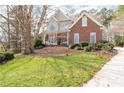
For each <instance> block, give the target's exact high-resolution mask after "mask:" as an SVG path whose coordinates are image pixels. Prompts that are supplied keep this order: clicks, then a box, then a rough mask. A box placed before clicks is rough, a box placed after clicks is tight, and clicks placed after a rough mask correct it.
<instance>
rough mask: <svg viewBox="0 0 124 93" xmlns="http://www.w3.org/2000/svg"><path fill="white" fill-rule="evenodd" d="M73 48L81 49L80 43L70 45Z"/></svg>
mask: <svg viewBox="0 0 124 93" xmlns="http://www.w3.org/2000/svg"><path fill="white" fill-rule="evenodd" d="M70 48H71V49H77V50H78V49H80V45H79V44H74V45H70Z"/></svg>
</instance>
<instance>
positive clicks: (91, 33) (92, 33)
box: [90, 32, 96, 43]
mask: <svg viewBox="0 0 124 93" xmlns="http://www.w3.org/2000/svg"><path fill="white" fill-rule="evenodd" d="M92 35H94V36H95V38H94V40H95V41H93V40H91V39H92V38H91V36H92ZM92 41H93V42H92ZM90 43H96V32H90Z"/></svg>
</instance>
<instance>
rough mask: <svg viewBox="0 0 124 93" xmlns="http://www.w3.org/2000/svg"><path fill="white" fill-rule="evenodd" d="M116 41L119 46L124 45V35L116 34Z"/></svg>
mask: <svg viewBox="0 0 124 93" xmlns="http://www.w3.org/2000/svg"><path fill="white" fill-rule="evenodd" d="M115 43H116V45H117V46H120V47H123V46H124V36H116V37H115Z"/></svg>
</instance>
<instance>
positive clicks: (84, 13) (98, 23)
mask: <svg viewBox="0 0 124 93" xmlns="http://www.w3.org/2000/svg"><path fill="white" fill-rule="evenodd" d="M84 15H85V16H87V17H88V18H90V19H91V20H92V21H93V22H95V23H96V24H97V25H99V26H103V25H102V24H101V23H100V22H98V21H97V20H96V19H94V18H93V17H92V16H91V15H89V14H88V13H86V12H83V13H82V14H81V15H80V16H79V17H78V18H77V20H75V22H74V23H73V24H72V25H71V26H70V27H69V28H72V27H73V26H74V25H75V24H76V23H77V22H78V21H79V20H80V19H81V18H82V17H83V16H84Z"/></svg>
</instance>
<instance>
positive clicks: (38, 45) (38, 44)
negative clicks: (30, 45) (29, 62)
mask: <svg viewBox="0 0 124 93" xmlns="http://www.w3.org/2000/svg"><path fill="white" fill-rule="evenodd" d="M43 47H45V44H43V42H42V40H40V39H37V40H35V42H34V48H36V49H40V48H43Z"/></svg>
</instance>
